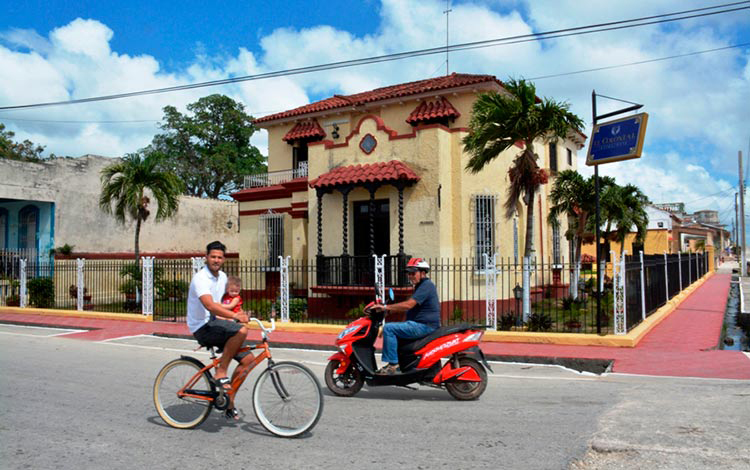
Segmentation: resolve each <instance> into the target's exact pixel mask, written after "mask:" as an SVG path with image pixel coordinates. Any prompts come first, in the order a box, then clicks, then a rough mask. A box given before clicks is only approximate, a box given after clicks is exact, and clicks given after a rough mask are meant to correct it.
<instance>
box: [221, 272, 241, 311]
mask: <svg viewBox="0 0 750 470" xmlns="http://www.w3.org/2000/svg"><path fill="white" fill-rule="evenodd" d="M241 290H242V280H241V279H240V278H238V277H237V276H229V277H227V291H226V292H225V293H224V297H222V298H221V303H222V305H224V306H225V307H226V308H228V309H229V310H231V311H233V312H234V313H240V312H242V297H241V296H240V291H241Z"/></svg>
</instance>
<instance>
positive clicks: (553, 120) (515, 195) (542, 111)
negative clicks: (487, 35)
mask: <svg viewBox="0 0 750 470" xmlns="http://www.w3.org/2000/svg"><path fill="white" fill-rule="evenodd" d="M504 87H505V90H506V91H507V93H505V92H503V93H497V92H494V91H491V92H488V93H482V94H480V95H479V96H478V98H477V100H476V101H475V102H474V105H473V107H472V115H471V120H470V122H469V134H468V135H467V136H466V137H464V139H463V144H464V148H465V149H466V151H467V152H468V153H469V154H470V155H471V158H470V159H469V162H468V163H467V165H466V169H467V170H469V171H471V172H472V173H478V172H479V171H481V170H482V168H484V166H485V165H487V164H489V163H490V162H491V161H492V160H494V159H495V158H497V157H498V156H500V154H502V153H503V152H504V151H505V150H507V149H509V148H511V146H513V144H515V143H516V142H519V141H521V142H523V143H524V149H523V151H522V152H521V153H519V154H518V155H517V156H516V157H515V159H514V160H513V164H512V165H511V167H510V168H509V170H508V176H509V179H510V186H509V187H508V192H507V198H506V200H505V204H504V208H505V217H506V218H507V219H510V218H512V217H513V215H514V214H515V211H516V205H517V204H518V201H519V199H521V198H523V202H524V203H525V204H526V214H527V216H526V239H525V240H526V246H525V248H524V256H531V255H532V252H533V250H534V243H533V240H534V236H533V235H534V196H535V194H536V192H537V190H538V189H539V186H540V185H541V184H544V183H546V182H547V174H546V172H545V171H544V170H542V169H540V168H539V165H537V155H536V153H534V141H535V140H537V139H543V140H544V141H556V140H557V139H564V138H566V137H567V136H568V133H569V132H571V131H572V130H576V129H579V128H580V127H581V126H582V125H583V121H582V120H581V119H580V118H579V117H578V116H576V115H575V114H573V113H571V112H569V111H568V109H569V107H570V106H569V104H568V103H559V102H557V101H554V100H552V99H549V98H544V99H539V98H537V96H536V87H535V86H534V84H533V83H531V82H527V81H526V80H523V79H521V80H516V79H511V80H509V81H508V83H507V84H505V85H504Z"/></svg>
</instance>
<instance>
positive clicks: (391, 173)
mask: <svg viewBox="0 0 750 470" xmlns="http://www.w3.org/2000/svg"><path fill="white" fill-rule="evenodd" d="M392 181H405V182H409V183H416V182H417V181H419V176H417V174H416V173H414V171H413V170H412V169H411V168H409V167H408V166H406V164H405V163H403V162H400V161H398V160H391V161H390V162H377V163H366V164H364V165H350V166H342V167H339V168H334V169H333V170H331V171H329V172H328V173H324V174H322V175H320V176H319V177H318V178H316V179H314V180H312V181H310V187H313V188H330V187H334V186H340V185H344V184H362V183H377V182H380V183H387V182H392Z"/></svg>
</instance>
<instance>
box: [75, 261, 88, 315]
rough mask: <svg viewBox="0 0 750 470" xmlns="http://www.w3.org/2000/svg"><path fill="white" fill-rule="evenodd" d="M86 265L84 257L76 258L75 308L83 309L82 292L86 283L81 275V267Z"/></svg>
mask: <svg viewBox="0 0 750 470" xmlns="http://www.w3.org/2000/svg"><path fill="white" fill-rule="evenodd" d="M85 265H86V259H85V258H76V276H77V277H76V310H78V311H79V312H80V311H82V310H83V293H84V292H85V290H84V289H86V284H85V281H84V277H83V268H84V266H85Z"/></svg>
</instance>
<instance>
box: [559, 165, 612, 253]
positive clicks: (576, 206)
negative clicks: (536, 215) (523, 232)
mask: <svg viewBox="0 0 750 470" xmlns="http://www.w3.org/2000/svg"><path fill="white" fill-rule="evenodd" d="M614 185H615V179H614V178H612V177H610V176H601V177H599V188H600V191H601V190H603V189H604V190H606V188H609V187H610V186H614ZM549 201H550V204H551V207H550V209H549V214H548V215H547V222H548V223H549V224H550V225H553V226H557V225H559V223H560V220H559V219H560V216H561V215H564V216H566V217H567V218H568V220H569V221H570V223H569V226H568V227H569V228H568V232H567V233H566V234H565V237H566V238H567V239H568V240H570V241H572V242H573V243H574V247H575V251H574V254H573V260H572V261H576V262H577V261H579V260H580V258H581V247H582V245H583V240H584V238H586V237H587V236H589V235H591V234H592V231H593V230H594V220H593V216H594V215H595V214H596V182H595V180H594V176H593V175H592V176H590V177H589V178H588V179H584V177H583V176H582V175H581V174H580V173H578V172H577V171H575V170H563V171H561V172H559V173H558V174H557V176H556V177H555V178H554V180H553V182H552V189H551V190H550V193H549Z"/></svg>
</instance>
